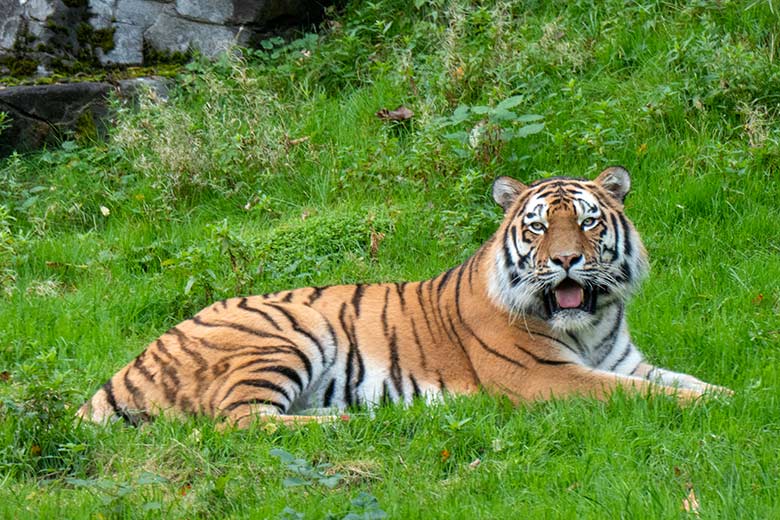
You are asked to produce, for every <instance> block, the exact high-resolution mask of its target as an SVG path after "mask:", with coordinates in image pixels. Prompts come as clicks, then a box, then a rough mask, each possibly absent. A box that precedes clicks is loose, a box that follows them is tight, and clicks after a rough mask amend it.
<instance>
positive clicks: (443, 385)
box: [438, 372, 447, 392]
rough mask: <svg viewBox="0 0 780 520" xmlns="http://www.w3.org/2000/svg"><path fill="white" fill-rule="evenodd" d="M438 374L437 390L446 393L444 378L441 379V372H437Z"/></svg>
mask: <svg viewBox="0 0 780 520" xmlns="http://www.w3.org/2000/svg"><path fill="white" fill-rule="evenodd" d="M438 374H439V389H440V390H441V391H442V392H446V391H447V385H446V384H445V383H444V378H443V377H442V375H441V372H438Z"/></svg>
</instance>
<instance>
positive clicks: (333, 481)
mask: <svg viewBox="0 0 780 520" xmlns="http://www.w3.org/2000/svg"><path fill="white" fill-rule="evenodd" d="M341 478H342V475H341V474H340V473H336V474H334V475H331V476H329V477H325V478H321V479H320V484H322V485H323V486H325V487H326V488H328V489H333V488H334V487H336V486H338V485H339V482H341Z"/></svg>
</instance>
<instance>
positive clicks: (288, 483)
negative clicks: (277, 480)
mask: <svg viewBox="0 0 780 520" xmlns="http://www.w3.org/2000/svg"><path fill="white" fill-rule="evenodd" d="M310 484H311V481H309V480H304V479H302V478H299V477H287V478H286V479H284V480H283V481H282V485H283V486H284V487H298V486H308V485H310Z"/></svg>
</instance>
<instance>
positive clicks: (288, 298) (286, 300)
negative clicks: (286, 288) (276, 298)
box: [282, 291, 293, 303]
mask: <svg viewBox="0 0 780 520" xmlns="http://www.w3.org/2000/svg"><path fill="white" fill-rule="evenodd" d="M292 299H293V293H292V291H290V292H288V293H287V294H285V295H284V298H282V301H283V302H284V303H290V302H291V301H292Z"/></svg>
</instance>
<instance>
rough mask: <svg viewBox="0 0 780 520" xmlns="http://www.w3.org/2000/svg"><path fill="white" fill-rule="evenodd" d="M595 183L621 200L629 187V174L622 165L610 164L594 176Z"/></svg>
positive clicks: (624, 197)
mask: <svg viewBox="0 0 780 520" xmlns="http://www.w3.org/2000/svg"><path fill="white" fill-rule="evenodd" d="M596 184H598V185H600V186H601V187H602V188H604V189H605V190H607V192H609V194H610V195H612V196H613V197H615V198H616V199H617V200H619V201H620V202H623V201H624V200H625V199H626V195H627V194H628V191H629V190H630V189H631V176H630V175H629V174H628V170H626V169H625V168H623V167H622V166H610V167H609V168H607V169H606V170H604V171H603V172H601V173H600V174H599V176H598V177H596Z"/></svg>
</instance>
